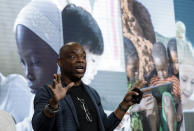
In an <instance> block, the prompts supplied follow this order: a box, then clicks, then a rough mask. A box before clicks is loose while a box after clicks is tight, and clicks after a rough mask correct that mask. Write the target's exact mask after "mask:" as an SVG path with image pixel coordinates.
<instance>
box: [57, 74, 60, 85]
mask: <svg viewBox="0 0 194 131" xmlns="http://www.w3.org/2000/svg"><path fill="white" fill-rule="evenodd" d="M57 81H58V83H61V75H60V74H57Z"/></svg>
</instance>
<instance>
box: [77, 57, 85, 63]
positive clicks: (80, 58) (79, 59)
mask: <svg viewBox="0 0 194 131" xmlns="http://www.w3.org/2000/svg"><path fill="white" fill-rule="evenodd" d="M77 61H78V62H84V61H85V59H84V58H83V57H82V56H79V57H78V58H77Z"/></svg>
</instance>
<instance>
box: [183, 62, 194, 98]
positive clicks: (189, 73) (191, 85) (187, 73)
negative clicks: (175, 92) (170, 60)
mask: <svg viewBox="0 0 194 131" xmlns="http://www.w3.org/2000/svg"><path fill="white" fill-rule="evenodd" d="M193 74H194V66H192V65H181V66H180V84H181V92H182V99H183V102H185V100H187V99H189V98H190V97H191V95H192V94H193V92H194V75H193Z"/></svg>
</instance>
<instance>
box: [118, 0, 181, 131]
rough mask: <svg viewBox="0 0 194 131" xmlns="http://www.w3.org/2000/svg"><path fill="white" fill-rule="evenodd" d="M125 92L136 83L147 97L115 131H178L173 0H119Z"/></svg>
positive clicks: (178, 104) (130, 110)
mask: <svg viewBox="0 0 194 131" xmlns="http://www.w3.org/2000/svg"><path fill="white" fill-rule="evenodd" d="M121 11H122V23H123V27H122V28H123V41H124V49H125V50H124V54H125V66H126V73H127V80H128V89H130V88H132V87H133V85H134V84H135V83H137V81H139V80H142V79H143V80H145V81H146V82H147V85H146V86H145V87H144V88H145V89H146V88H150V91H149V92H147V94H149V96H147V97H145V98H143V99H142V100H141V102H140V104H136V105H134V106H133V107H131V108H130V109H129V110H128V112H127V113H126V115H125V117H124V118H123V120H122V122H121V123H120V125H119V126H118V127H117V129H116V130H118V131H168V130H171V131H175V130H176V131H178V130H180V127H181V122H182V118H183V116H182V106H181V91H180V80H179V63H178V54H179V53H178V51H177V40H176V32H175V29H176V26H175V19H174V3H173V0H170V1H169V0H165V1H158V0H141V1H140V0H132V1H127V0H121Z"/></svg>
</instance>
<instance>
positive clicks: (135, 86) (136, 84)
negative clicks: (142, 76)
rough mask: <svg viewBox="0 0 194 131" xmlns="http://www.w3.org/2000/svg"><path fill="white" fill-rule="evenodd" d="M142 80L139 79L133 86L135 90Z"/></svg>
mask: <svg viewBox="0 0 194 131" xmlns="http://www.w3.org/2000/svg"><path fill="white" fill-rule="evenodd" d="M141 82H142V80H139V81H138V82H137V83H135V85H134V86H133V87H132V88H131V90H133V89H134V88H137V87H138V86H139V85H140V83H141Z"/></svg>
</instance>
